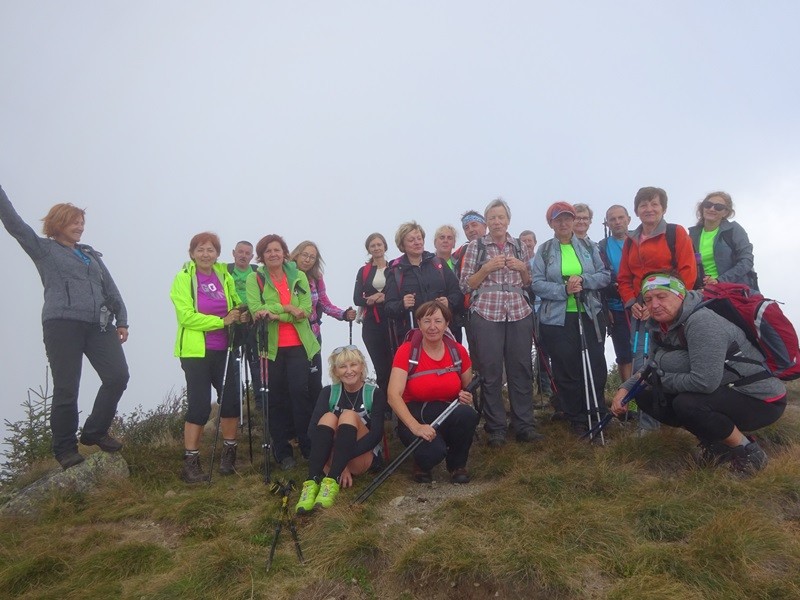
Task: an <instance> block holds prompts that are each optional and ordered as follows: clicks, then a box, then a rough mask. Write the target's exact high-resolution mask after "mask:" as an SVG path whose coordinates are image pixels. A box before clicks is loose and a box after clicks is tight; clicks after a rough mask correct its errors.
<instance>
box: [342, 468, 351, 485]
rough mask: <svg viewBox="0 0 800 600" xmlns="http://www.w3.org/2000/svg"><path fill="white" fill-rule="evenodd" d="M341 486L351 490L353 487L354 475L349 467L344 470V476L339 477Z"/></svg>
mask: <svg viewBox="0 0 800 600" xmlns="http://www.w3.org/2000/svg"><path fill="white" fill-rule="evenodd" d="M339 486H341V487H343V488H349V487H352V486H353V474H352V473H350V469H348V468H347V467H345V468H344V471H342V474H341V475H339Z"/></svg>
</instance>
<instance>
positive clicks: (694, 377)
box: [611, 273, 786, 472]
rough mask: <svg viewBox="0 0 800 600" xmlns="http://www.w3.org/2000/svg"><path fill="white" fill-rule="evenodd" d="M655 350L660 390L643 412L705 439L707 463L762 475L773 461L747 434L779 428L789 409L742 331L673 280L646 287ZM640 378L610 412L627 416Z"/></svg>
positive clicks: (663, 277)
mask: <svg viewBox="0 0 800 600" xmlns="http://www.w3.org/2000/svg"><path fill="white" fill-rule="evenodd" d="M641 289H642V295H643V297H644V301H645V305H646V307H647V308H648V309H649V311H650V315H651V317H650V320H649V321H648V327H649V328H650V329H651V330H652V339H653V340H654V341H655V342H656V344H657V345H656V351H655V353H654V354H653V360H652V361H651V364H652V365H653V368H654V369H655V376H654V379H655V385H653V386H651V388H648V389H645V390H644V391H642V392H640V393H638V394H637V395H636V402H637V404H638V405H639V408H640V409H642V410H644V411H645V412H646V413H648V414H649V415H651V416H652V417H655V418H656V419H658V420H659V421H661V422H662V423H664V424H666V425H671V426H673V427H684V428H686V429H687V430H689V431H690V432H691V433H693V434H694V435H696V436H697V437H698V438H699V439H700V444H701V447H702V454H703V458H704V459H705V460H706V461H708V462H711V463H721V462H730V463H731V468H732V469H733V470H734V471H740V472H747V471H757V470H759V469H762V468H764V466H765V465H766V464H767V455H766V454H765V453H764V450H762V449H761V447H760V446H759V445H758V442H755V441H752V440H751V439H750V438H748V437H747V436H745V435H744V433H742V432H743V431H755V430H756V429H761V428H762V427H765V426H767V425H770V424H771V423H774V422H775V421H777V420H778V419H779V418H780V416H781V415H782V414H783V411H784V409H785V408H786V388H785V387H784V385H783V383H782V382H781V381H780V380H779V379H777V378H775V377H773V376H772V375H770V374H769V373H768V372H767V371H766V370H765V369H764V367H763V366H761V364H760V363H761V361H763V360H764V357H763V356H762V354H761V352H760V351H759V350H758V349H757V348H755V347H754V346H753V345H752V344H751V343H750V342H749V341H748V339H747V337H746V335H745V333H744V331H742V330H741V329H740V328H739V327H737V326H736V325H734V324H733V323H731V322H730V321H728V320H727V319H725V318H724V317H722V316H720V315H718V314H717V313H715V312H714V311H713V310H711V309H710V308H706V307H703V306H699V305H700V303H701V302H702V294H701V293H700V292H692V291H690V292H687V291H686V287H685V286H684V284H683V282H682V281H681V279H680V278H679V277H678V276H676V275H674V274H666V273H665V274H661V273H659V274H653V275H649V276H647V277H645V278H644V279H643V281H642V288H641ZM635 382H636V377H633V378H631V379H629V380H628V381H627V382H625V383H624V384H623V386H622V389H620V390H619V391H618V392H617V394H616V396H615V397H614V402H613V405H612V409H611V410H612V411H613V412H614V413H615V414H616V415H620V414H622V413H624V412H625V407H624V406H622V399H623V398H624V397H625V394H626V393H627V390H630V389H632V387H633V385H634V384H635Z"/></svg>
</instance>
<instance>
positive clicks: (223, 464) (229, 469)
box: [219, 444, 236, 475]
mask: <svg viewBox="0 0 800 600" xmlns="http://www.w3.org/2000/svg"><path fill="white" fill-rule="evenodd" d="M235 472H236V444H223V445H222V458H220V459H219V474H220V475H233V474H234V473H235Z"/></svg>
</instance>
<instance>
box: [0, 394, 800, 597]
mask: <svg viewBox="0 0 800 600" xmlns="http://www.w3.org/2000/svg"><path fill="white" fill-rule="evenodd" d="M797 395H798V394H797V393H796V392H795V393H794V396H795V397H797ZM546 416H547V415H546V414H545V415H543V418H542V422H543V426H542V429H543V431H544V433H546V434H547V440H546V442H545V443H543V444H541V445H540V446H532V445H524V446H523V445H518V444H514V443H510V444H509V445H508V446H507V447H506V448H504V449H503V450H501V451H491V452H490V451H489V450H488V449H487V448H486V447H485V446H484V445H483V443H480V442H479V443H477V444H476V445H475V446H474V447H473V453H472V456H471V463H470V467H471V471H472V473H473V475H474V480H473V482H472V483H470V484H469V485H466V486H452V485H451V484H450V483H449V479H447V477H446V474H445V473H444V472H443V471H441V470H440V471H437V472H436V475H437V476H438V477H437V479H438V481H437V482H435V483H434V484H432V485H418V484H414V483H412V482H411V481H410V479H409V476H408V475H409V472H410V465H404V466H403V467H402V468H401V469H400V471H399V472H398V473H397V474H395V475H394V476H393V477H392V478H391V479H390V480H389V481H388V482H387V483H386V484H384V486H383V487H381V488H380V489H379V490H378V492H376V494H375V495H374V496H373V497H372V498H371V499H370V500H369V501H368V502H367V503H366V505H363V506H359V507H355V508H354V507H350V506H348V501H349V499H350V498H352V497H353V496H354V492H353V490H345V491H343V492H342V494H341V495H340V497H339V502H338V503H337V505H336V506H334V508H332V509H330V510H328V511H325V512H322V513H317V514H313V515H311V516H309V517H305V518H303V519H298V520H297V526H298V533H299V537H300V542H301V544H302V549H303V553H304V554H305V557H306V563H305V564H302V565H301V564H299V562H298V560H297V557H296V556H295V554H294V548H293V546H292V543H291V535H290V532H289V530H288V527H287V528H285V530H284V531H283V533H282V534H281V538H280V541H279V544H278V549H277V554H276V558H275V562H274V564H273V567H272V570H271V571H270V572H269V573H268V572H267V571H266V559H267V554H268V551H269V546H270V543H271V541H272V537H273V531H274V525H275V518H276V517H277V516H278V514H279V506H280V499H279V497H278V496H276V495H273V494H271V493H270V492H269V490H268V489H267V488H266V487H265V485H264V483H263V481H262V477H261V475H260V474H259V472H258V471H257V470H256V469H255V468H251V467H250V465H249V464H248V463H247V457H246V455H247V445H246V439H245V440H244V443H240V456H241V457H243V458H244V460H241V461H240V474H239V475H235V476H232V477H228V478H224V479H223V478H221V477H219V476H215V477H214V481H213V483H212V484H211V485H210V486H207V485H201V486H196V487H188V486H185V485H184V484H183V483H181V482H180V481H179V479H178V473H179V471H180V465H181V449H180V444H179V443H178V442H177V441H174V440H172V439H167V440H165V441H162V442H161V443H159V444H146V445H145V444H141V445H137V444H135V443H130V442H129V443H128V445H127V446H126V448H125V449H124V450H123V454H124V456H125V458H126V459H127V460H128V462H129V464H130V467H131V478H130V480H127V481H119V482H111V483H109V484H107V485H105V486H104V487H103V488H102V489H100V490H99V491H97V492H95V493H92V494H88V495H64V496H61V497H57V498H53V500H52V501H51V502H50V503H49V504H48V505H47V506H46V507H45V510H44V512H43V514H42V516H41V517H40V518H38V519H36V520H35V521H30V520H24V519H10V518H5V519H3V520H2V521H0V597H3V598H17V597H19V598H136V599H168V598H169V599H172V598H225V599H229V600H232V599H239V598H269V599H281V598H295V597H297V598H304V599H312V598H320V599H327V598H338V599H345V598H346V599H356V598H359V599H360V598H409V599H410V598H426V599H436V598H610V599H614V598H616V599H623V598H624V599H626V600H627V599H632V598H633V599H635V598H664V599H675V598H681V599H691V598H698V599H700V598H719V599H723V598H724V599H732V598H798V597H800V428H799V426H800V408H798V406H797V405H796V402H795V403H793V405H792V406H790V407H789V409H788V410H787V413H786V415H785V416H784V418H783V419H782V420H781V421H780V422H779V423H778V424H776V425H775V426H773V427H771V428H769V429H767V430H764V431H763V432H762V433H761V437H762V438H763V439H764V440H765V447H766V449H767V452H768V453H769V455H770V458H771V462H770V464H769V466H768V468H767V469H766V470H765V471H763V472H761V473H759V474H757V475H756V476H754V477H751V478H745V479H742V478H737V477H734V476H732V475H731V474H730V473H729V472H728V471H726V470H724V469H700V468H698V467H696V466H695V465H694V463H693V461H692V460H691V451H692V450H693V448H694V442H693V440H692V438H691V436H689V435H688V434H686V433H684V432H682V431H676V430H663V431H662V432H660V433H658V434H655V435H652V436H649V437H645V438H638V437H635V436H634V435H632V433H631V432H630V431H629V430H627V429H625V428H622V427H618V428H615V429H613V430H612V431H611V432H610V437H611V441H610V443H609V444H608V445H607V446H606V447H597V446H592V445H589V444H587V443H581V442H578V441H576V440H575V439H574V438H571V437H570V436H568V435H567V434H566V433H565V432H564V431H563V430H562V428H561V427H559V425H557V424H550V423H548V422H546ZM259 439H260V438H259V437H258V435H256V436H255V438H254V445H255V448H254V450H255V453H256V462H258V461H259V450H258V446H259V444H258V440H259ZM391 444H392V448H393V451H394V452H396V451H397V447H398V442H397V440H395V439H393V440H392V442H391ZM207 447H208V442H206V446H205V448H207ZM203 458H204V461H205V464H206V465H207V459H208V453H207V452H206V453H205V454H204V457H203ZM276 474H277V475H279V476H280V477H282V478H284V477H285V475H286V474H284V473H281V472H277V473H276ZM289 475H290V476H291V477H292V478H294V480H295V481H297V482H298V485H299V484H300V483H301V482H302V480H303V479H304V476H305V473H304V471H303V469H302V467H298V468H297V469H295V470H294V471H292V472H291V473H290V474H289ZM367 481H368V478H363V477H362V478H361V480H360V481H358V482H357V483H356V488H355V491H356V492H357V491H358V490H359V489H360V488H362V487H363V486H364V485H366V483H367ZM296 500H297V492H294V493H293V494H292V496H291V500H290V502H291V505H292V506H293V505H294V503H295V502H296Z"/></svg>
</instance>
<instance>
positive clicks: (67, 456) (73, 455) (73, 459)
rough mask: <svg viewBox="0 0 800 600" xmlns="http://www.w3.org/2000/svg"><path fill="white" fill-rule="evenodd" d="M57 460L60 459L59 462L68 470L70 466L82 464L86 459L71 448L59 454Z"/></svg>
mask: <svg viewBox="0 0 800 600" xmlns="http://www.w3.org/2000/svg"><path fill="white" fill-rule="evenodd" d="M56 460H57V461H58V464H60V465H61V468H62V469H64V470H65V471H66V470H67V469H69V468H70V467H74V466H75V465H79V464H81V463H82V462H83V461H84V458H83V456H81V455H80V453H79V452H78V451H77V450H70V451H68V452H63V453H62V454H59V455H57V456H56Z"/></svg>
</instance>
